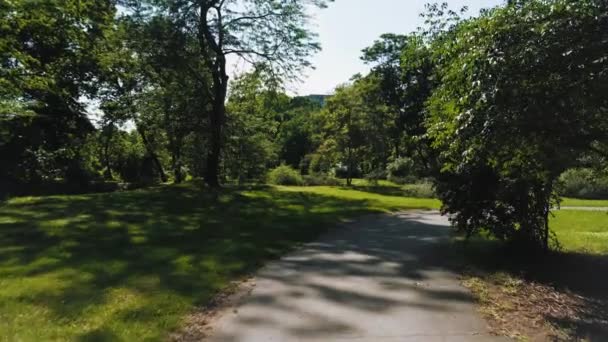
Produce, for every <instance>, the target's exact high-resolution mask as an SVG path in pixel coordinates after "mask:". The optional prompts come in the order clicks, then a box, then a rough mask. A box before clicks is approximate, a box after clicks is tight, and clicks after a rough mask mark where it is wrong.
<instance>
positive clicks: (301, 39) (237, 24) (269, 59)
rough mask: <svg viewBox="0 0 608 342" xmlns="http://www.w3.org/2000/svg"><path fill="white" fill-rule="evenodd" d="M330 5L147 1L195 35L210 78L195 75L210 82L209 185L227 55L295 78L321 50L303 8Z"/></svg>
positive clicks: (222, 117) (206, 92)
mask: <svg viewBox="0 0 608 342" xmlns="http://www.w3.org/2000/svg"><path fill="white" fill-rule="evenodd" d="M329 1H331V0H299V1H298V0H290V1H277V0H200V1H188V0H179V1H160V2H159V1H149V3H151V4H152V5H157V6H160V7H161V8H162V9H163V10H166V11H167V12H168V13H170V16H171V17H172V18H173V23H174V24H175V25H177V26H178V27H182V28H183V30H184V31H187V32H190V33H192V34H194V35H196V37H197V39H198V42H199V46H198V51H197V52H198V55H199V57H200V58H201V60H202V61H203V62H204V65H205V66H206V68H207V70H208V71H209V75H207V74H205V75H199V78H200V79H204V80H206V81H208V83H207V85H208V86H207V87H204V89H203V93H202V94H201V96H202V97H204V98H207V99H209V102H210V104H211V110H210V111H209V113H208V123H209V146H208V151H207V161H206V172H205V179H206V182H207V183H208V184H209V185H210V186H219V166H220V158H221V152H222V145H223V136H224V125H225V121H226V97H227V94H228V84H229V82H228V79H229V77H228V72H227V59H228V57H229V56H230V55H235V56H238V57H240V58H241V59H243V60H245V61H247V62H250V63H252V64H254V65H255V64H258V63H267V64H269V65H271V66H272V67H273V70H275V72H276V74H278V75H281V77H283V78H289V77H294V76H296V75H297V74H298V73H299V72H300V71H301V70H303V68H306V67H308V66H309V65H310V63H309V62H308V57H309V56H310V54H311V53H312V52H314V51H317V50H318V49H319V45H318V44H317V43H316V42H315V35H314V34H313V33H312V32H310V31H309V30H308V29H307V28H306V27H307V21H308V17H309V16H308V14H307V8H308V7H309V6H318V7H324V6H325V5H326V3H327V2H329ZM194 72H196V70H194ZM207 76H209V78H208V79H207V78H206V77H207Z"/></svg>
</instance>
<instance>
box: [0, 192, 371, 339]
mask: <svg viewBox="0 0 608 342" xmlns="http://www.w3.org/2000/svg"><path fill="white" fill-rule="evenodd" d="M367 212H369V205H368V203H367V202H366V201H346V200H341V199H336V198H331V197H323V196H319V195H313V194H303V193H295V192H294V193H292V192H280V191H277V190H274V189H273V188H267V187H249V188H246V189H243V188H239V189H236V188H228V189H224V190H222V191H221V192H219V193H218V192H216V193H213V192H209V191H207V192H205V191H200V189H198V188H196V187H194V186H191V185H190V186H176V187H159V188H153V189H147V190H138V191H131V192H122V193H112V194H91V195H77V196H69V197H66V196H62V197H44V198H39V199H34V200H29V201H23V202H20V201H18V200H17V201H9V202H8V203H7V204H5V205H3V206H1V207H0V278H2V279H3V280H4V285H6V284H8V287H5V290H2V289H0V291H3V292H4V293H3V296H2V297H1V299H0V306H1V305H5V306H6V307H10V308H13V310H14V312H6V317H8V318H7V321H6V324H8V326H9V327H11V326H12V327H13V331H16V333H17V334H18V333H19V331H17V330H18V329H20V328H19V327H21V328H22V329H26V328H27V329H34V330H36V329H38V330H39V331H40V332H41V334H44V332H45V331H46V330H45V329H47V328H48V329H49V330H48V334H49V335H47V336H44V335H41V336H40V337H41V338H43V339H44V338H45V337H46V338H51V337H52V336H55V337H57V336H60V337H62V338H68V339H69V338H71V337H74V338H76V337H77V336H78V335H82V337H83V338H86V337H87V336H95V339H97V340H104V336H113V335H114V334H118V335H120V336H121V337H122V338H127V339H128V338H134V337H137V338H144V337H148V338H153V339H157V338H161V337H162V336H164V334H165V333H167V331H168V330H170V329H172V328H174V327H175V326H176V325H177V324H178V323H179V321H180V319H181V318H182V315H183V314H184V313H185V312H187V311H188V310H189V309H190V308H191V307H192V305H196V304H201V303H206V302H207V301H208V300H209V299H210V298H211V297H212V296H213V295H214V293H215V292H217V291H218V290H220V289H222V288H223V287H224V286H226V284H227V283H228V282H229V281H231V280H233V279H235V278H238V277H239V276H241V275H244V274H247V273H248V272H251V271H252V270H254V269H256V268H258V267H260V266H261V265H263V264H264V263H265V262H266V261H267V260H269V259H273V258H277V257H279V256H280V255H282V254H283V253H285V251H287V250H289V249H290V248H293V247H294V245H296V244H298V243H300V242H306V241H310V240H313V239H314V238H315V237H317V236H318V235H319V234H321V233H323V232H325V231H326V230H327V229H328V228H329V227H331V226H332V225H334V224H335V223H337V222H340V221H341V220H344V219H347V218H349V217H352V216H354V215H357V214H362V213H367ZM20 282H21V283H22V284H24V285H22V286H21V285H18V284H20ZM150 307H153V308H155V309H156V311H155V310H152V311H150V310H148V309H149V308H150ZM28 310H34V311H36V310H38V312H44V315H43V317H42V319H44V320H46V322H47V323H40V322H39V321H36V320H32V321H31V322H28V321H27V320H26V321H25V323H24V322H21V323H19V322H18V321H17V317H19V315H26V316H27V315H29V314H31V313H32V312H33V311H28ZM158 310H161V312H159V311H158ZM11 317H12V318H11ZM19 324H21V325H19ZM30 324H42V325H40V326H36V325H33V326H32V325H30ZM45 324H46V325H49V326H50V325H53V326H54V327H53V328H49V327H47V326H43V325H45ZM78 325H80V326H82V327H87V328H74V326H78ZM96 325H97V326H96ZM15 329H17V330H15ZM79 329H82V330H79ZM99 329H101V330H99ZM96 331H98V332H99V333H96ZM101 332H103V333H101ZM91 334H92V335H91ZM121 334H122V335H121ZM8 337H9V339H10V338H11V337H13V338H17V339H18V337H19V335H15V336H8Z"/></svg>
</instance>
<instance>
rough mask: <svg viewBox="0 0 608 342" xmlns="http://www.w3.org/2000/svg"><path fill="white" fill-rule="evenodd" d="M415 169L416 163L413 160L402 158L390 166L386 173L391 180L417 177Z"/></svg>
mask: <svg viewBox="0 0 608 342" xmlns="http://www.w3.org/2000/svg"><path fill="white" fill-rule="evenodd" d="M414 167H415V165H414V161H413V160H412V159H411V158H407V157H400V158H397V159H395V160H394V161H393V162H392V163H390V164H388V166H387V167H386V171H387V172H388V176H389V178H394V179H398V178H408V177H414V176H415V171H414Z"/></svg>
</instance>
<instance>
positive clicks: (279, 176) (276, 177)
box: [268, 165, 304, 185]
mask: <svg viewBox="0 0 608 342" xmlns="http://www.w3.org/2000/svg"><path fill="white" fill-rule="evenodd" d="M268 183H270V184H275V185H303V184H304V180H303V179H302V175H300V173H299V172H298V171H297V170H294V169H292V168H291V167H289V166H287V165H281V166H279V167H277V168H275V169H273V170H271V171H270V172H269V173H268Z"/></svg>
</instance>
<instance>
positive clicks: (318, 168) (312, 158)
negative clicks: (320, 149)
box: [303, 153, 331, 174]
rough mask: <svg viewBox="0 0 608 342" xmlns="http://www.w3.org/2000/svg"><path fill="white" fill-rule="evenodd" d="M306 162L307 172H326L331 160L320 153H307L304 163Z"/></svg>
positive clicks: (328, 169) (329, 167)
mask: <svg viewBox="0 0 608 342" xmlns="http://www.w3.org/2000/svg"><path fill="white" fill-rule="evenodd" d="M306 163H307V164H308V173H309V174H316V173H328V172H329V171H330V169H331V161H330V159H329V158H327V157H326V156H324V155H323V154H322V153H313V154H309V155H308V156H306V158H305V164H304V165H303V166H305V165H306Z"/></svg>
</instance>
